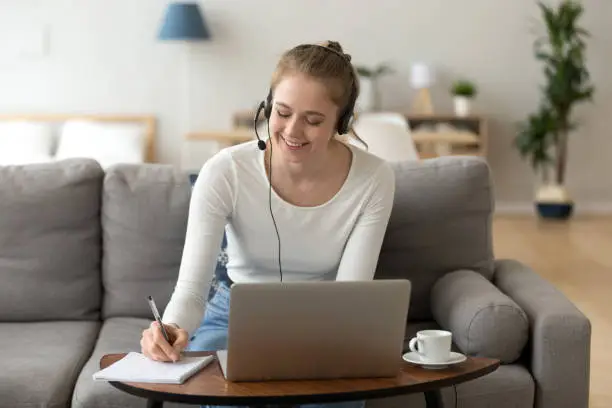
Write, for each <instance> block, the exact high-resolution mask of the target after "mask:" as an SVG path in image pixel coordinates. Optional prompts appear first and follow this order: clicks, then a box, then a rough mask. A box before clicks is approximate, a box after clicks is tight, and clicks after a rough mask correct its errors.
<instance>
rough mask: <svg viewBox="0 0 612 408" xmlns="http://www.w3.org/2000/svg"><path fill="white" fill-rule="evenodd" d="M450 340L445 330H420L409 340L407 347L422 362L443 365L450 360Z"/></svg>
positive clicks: (450, 336)
mask: <svg viewBox="0 0 612 408" xmlns="http://www.w3.org/2000/svg"><path fill="white" fill-rule="evenodd" d="M452 338H453V335H452V333H451V332H449V331H446V330H421V331H419V332H417V335H416V337H413V338H412V339H410V343H409V344H408V347H409V348H410V350H411V351H413V352H415V353H417V354H418V355H419V356H420V357H421V359H423V360H424V361H428V362H431V363H443V362H445V361H448V359H449V358H450V352H451V343H452Z"/></svg>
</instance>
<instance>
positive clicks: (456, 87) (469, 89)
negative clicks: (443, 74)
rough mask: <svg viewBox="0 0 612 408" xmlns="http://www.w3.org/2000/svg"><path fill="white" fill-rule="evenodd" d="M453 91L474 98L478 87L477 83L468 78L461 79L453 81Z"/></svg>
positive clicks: (458, 94)
mask: <svg viewBox="0 0 612 408" xmlns="http://www.w3.org/2000/svg"><path fill="white" fill-rule="evenodd" d="M451 93H452V94H453V95H455V96H465V97H466V98H473V97H474V96H476V93H477V89H476V85H475V84H474V83H473V82H472V81H469V80H467V79H460V80H457V81H455V82H454V83H453V86H452V87H451Z"/></svg>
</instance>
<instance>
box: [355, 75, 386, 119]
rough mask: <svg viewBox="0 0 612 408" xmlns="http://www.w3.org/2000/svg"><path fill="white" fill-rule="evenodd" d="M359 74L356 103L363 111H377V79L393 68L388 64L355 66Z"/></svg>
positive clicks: (378, 91) (378, 101)
mask: <svg viewBox="0 0 612 408" xmlns="http://www.w3.org/2000/svg"><path fill="white" fill-rule="evenodd" d="M355 70H356V71H357V75H359V88H360V89H359V98H358V100H357V105H358V108H359V109H360V110H363V111H377V110H379V109H380V90H379V89H378V79H379V78H380V77H381V76H383V75H385V74H389V73H392V72H393V70H392V69H391V67H390V66H389V65H388V64H380V65H378V66H375V67H372V68H370V67H366V66H363V65H357V66H355Z"/></svg>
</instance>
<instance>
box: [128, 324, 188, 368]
mask: <svg viewBox="0 0 612 408" xmlns="http://www.w3.org/2000/svg"><path fill="white" fill-rule="evenodd" d="M164 328H165V329H166V333H168V337H169V339H170V343H168V342H167V341H166V339H165V338H164V335H163V334H162V331H161V328H160V327H159V324H158V323H157V321H153V322H152V323H151V325H150V326H149V328H148V329H145V330H144V331H143V332H142V337H141V339H140V348H141V350H142V354H144V355H145V356H146V357H148V358H150V359H152V360H155V361H178V360H180V359H181V352H182V351H183V349H184V348H185V347H186V346H187V341H188V338H187V331H186V330H184V329H181V328H179V327H178V326H176V325H173V324H164Z"/></svg>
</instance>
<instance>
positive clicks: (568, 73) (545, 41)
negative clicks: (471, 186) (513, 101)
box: [514, 0, 594, 219]
mask: <svg viewBox="0 0 612 408" xmlns="http://www.w3.org/2000/svg"><path fill="white" fill-rule="evenodd" d="M538 5H539V8H540V10H541V14H542V17H543V19H544V23H545V26H546V34H545V35H544V36H543V37H541V38H539V39H537V40H536V41H535V43H534V52H535V57H536V59H537V60H538V61H541V62H542V63H543V65H544V66H543V70H544V77H545V82H544V85H543V86H542V88H541V89H542V95H541V100H540V104H539V107H538V108H537V110H536V111H535V112H533V113H531V114H530V115H528V117H527V118H526V120H524V121H523V122H521V123H519V127H518V133H517V134H516V136H515V138H514V145H515V146H516V148H517V149H518V152H519V154H520V156H521V158H523V159H525V160H529V162H530V164H531V166H532V168H533V169H534V171H535V173H536V175H537V177H538V178H539V180H540V185H539V186H538V187H537V190H536V198H535V200H536V208H537V211H538V213H539V215H540V216H541V217H543V218H554V219H568V218H570V217H571V214H572V212H573V207H574V203H573V201H572V199H571V197H570V194H569V193H568V191H567V188H566V186H565V175H566V168H567V160H568V139H569V137H570V134H571V133H572V132H574V131H575V130H576V129H577V127H578V125H577V123H576V122H575V121H574V120H573V116H572V114H573V109H574V107H575V106H576V104H578V103H581V102H585V101H588V100H592V97H593V92H594V87H593V85H592V84H591V83H590V75H589V71H588V69H587V67H586V63H585V60H586V57H585V50H586V43H585V39H586V38H587V37H589V33H588V32H587V31H586V30H585V29H584V28H582V27H580V26H579V25H578V19H579V18H580V16H581V15H582V13H583V7H582V5H581V4H580V3H578V2H576V1H572V0H563V1H561V2H560V4H559V5H558V7H557V8H553V7H551V6H547V5H545V4H543V3H542V2H538Z"/></svg>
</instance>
